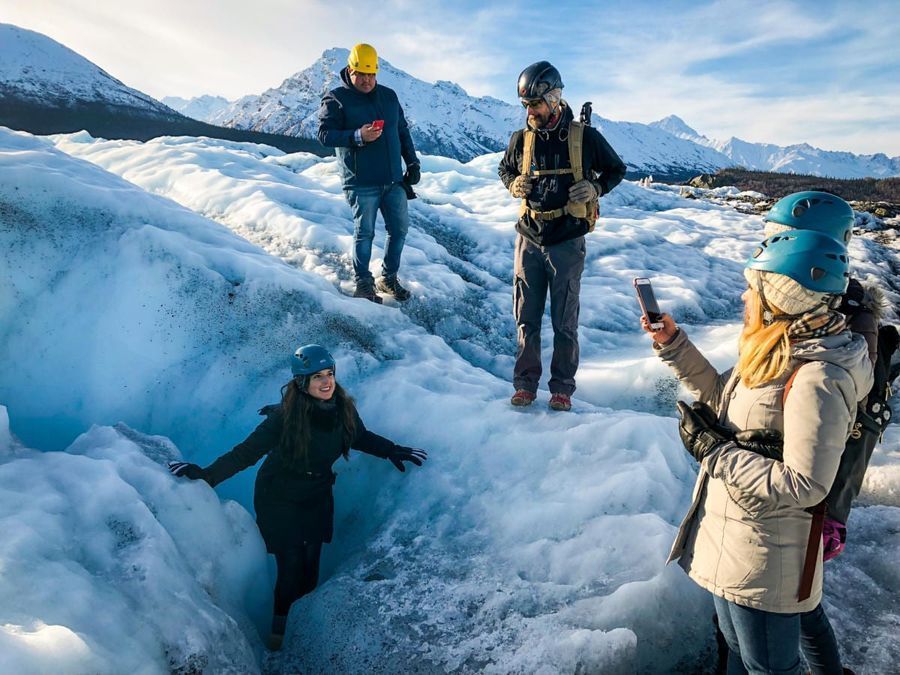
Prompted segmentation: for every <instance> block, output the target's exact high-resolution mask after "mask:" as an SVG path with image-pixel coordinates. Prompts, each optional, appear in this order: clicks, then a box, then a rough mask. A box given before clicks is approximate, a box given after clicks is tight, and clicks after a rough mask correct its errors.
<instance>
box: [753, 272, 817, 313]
mask: <svg viewBox="0 0 900 675" xmlns="http://www.w3.org/2000/svg"><path fill="white" fill-rule="evenodd" d="M759 275H762V285H763V294H764V295H765V296H766V304H768V305H769V307H770V308H771V309H772V310H777V311H778V312H781V313H784V314H805V313H806V312H809V311H810V310H813V309H815V308H816V307H818V306H820V305H824V304H825V302H826V299H827V298H828V293H820V292H818V291H811V290H809V289H808V288H804V287H803V286H801V285H800V284H799V283H798V282H796V281H794V280H793V279H791V278H790V277H789V276H785V275H784V274H777V273H776V272H762V271H760V270H751V269H746V268H745V269H744V278H745V279H746V280H747V283H748V284H750V288H752V289H753V290H757V288H758V286H757V278H758V276H759ZM776 313H777V312H776Z"/></svg>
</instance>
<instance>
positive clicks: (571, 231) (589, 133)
mask: <svg viewBox="0 0 900 675" xmlns="http://www.w3.org/2000/svg"><path fill="white" fill-rule="evenodd" d="M562 114H563V118H562V119H561V120H560V122H559V125H558V126H557V127H556V128H555V129H553V130H552V131H550V132H548V133H546V134H542V133H538V134H537V137H536V138H535V139H534V153H533V155H532V165H533V167H534V168H535V169H538V170H547V169H551V170H552V169H568V168H570V167H571V166H572V164H571V162H570V161H569V143H568V137H569V123H570V122H571V121H572V120H573V119H574V115H573V114H572V109H571V108H569V106H565V107H564V108H563V113H562ZM524 137H525V130H524V129H519V130H518V131H516V132H514V133H513V135H512V137H511V138H510V139H509V147H508V148H507V150H506V154H504V156H503V159H501V160H500V166H499V168H498V170H497V173H498V174H499V175H500V180H502V181H503V185H505V186H506V188H507V189H508V188H509V186H510V184H511V183H512V182H513V181H514V180H515V179H516V176H518V175H520V174H521V173H522V155H523V151H524V150H523V149H524V145H525V141H524ZM582 143H583V145H582V149H581V165H582V167H583V169H584V177H585V178H587V179H588V180H590V181H593V182H595V183H597V185H599V187H600V189H601V191H602V194H604V195H605V194H608V193H609V192H610V190H612V189H613V188H614V187H616V185H618V184H619V183H620V182H621V181H622V179H623V178H624V177H625V171H626V167H625V163H624V162H623V161H622V160H621V159H620V158H619V156H618V155H617V154H616V151H615V150H613V149H612V147H611V146H610V144H609V143H607V141H606V139H605V138H603V135H602V134H601V133H600V132H599V131H597V130H596V129H594V128H593V127H586V128H585V130H584V137H583V140H582ZM574 182H575V179H574V177H573V176H572V175H571V174H563V175H550V176H540V177H535V178H534V179H533V188H532V190H531V194H530V195H529V196H528V206H529V207H531V208H532V209H535V210H537V211H553V210H554V209H558V208H561V207H563V206H565V205H566V202H568V201H569V188H570V187H571V186H572V184H573V183H574ZM591 225H593V223H591V222H588V221H587V220H585V219H584V218H576V217H575V216H571V215H568V214H565V215H562V216H560V217H559V218H555V219H554V220H551V221H548V222H538V221H536V220H534V219H533V218H532V217H531V216H530V215H529V214H528V213H525V214H523V215H522V217H521V218H519V221H518V222H517V223H516V231H518V232H519V234H521V235H522V236H523V237H525V238H526V239H528V240H529V241H531V242H533V243H535V244H537V245H538V246H552V245H553V244H558V243H560V242H562V241H566V240H568V239H575V238H576V237H580V236H582V235H584V234H587V232H588V231H589V229H590V226H591Z"/></svg>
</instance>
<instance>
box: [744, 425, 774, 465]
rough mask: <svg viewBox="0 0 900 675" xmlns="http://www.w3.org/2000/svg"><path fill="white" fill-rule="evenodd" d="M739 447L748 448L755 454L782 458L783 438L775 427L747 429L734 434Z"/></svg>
mask: <svg viewBox="0 0 900 675" xmlns="http://www.w3.org/2000/svg"><path fill="white" fill-rule="evenodd" d="M734 441H735V443H737V444H738V447H739V448H743V449H744V450H750V451H751V452H755V453H756V454H757V455H762V456H763V457H768V458H770V459H775V460H778V461H779V462H780V461H782V460H783V459H784V439H783V438H782V437H781V432H780V431H777V430H775V429H747V430H745V431H739V432H737V433H736V434H735V435H734Z"/></svg>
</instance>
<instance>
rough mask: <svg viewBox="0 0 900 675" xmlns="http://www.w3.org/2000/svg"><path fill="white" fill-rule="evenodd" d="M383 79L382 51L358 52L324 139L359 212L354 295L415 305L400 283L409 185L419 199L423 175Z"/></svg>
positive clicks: (328, 112) (323, 125)
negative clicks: (373, 262) (375, 272)
mask: <svg viewBox="0 0 900 675" xmlns="http://www.w3.org/2000/svg"><path fill="white" fill-rule="evenodd" d="M377 73H378V54H377V53H376V51H375V48H374V47H372V46H371V45H367V44H358V45H356V46H355V47H354V48H353V50H352V51H351V52H350V57H349V58H348V60H347V67H346V68H344V69H343V70H342V71H341V82H342V84H341V86H340V87H337V88H335V89H332V90H331V91H329V92H328V93H327V94H325V96H323V97H322V106H321V108H320V109H319V133H318V138H319V142H320V143H321V144H322V145H324V146H326V147H329V148H335V149H336V152H337V158H338V165H339V166H340V168H341V178H342V181H343V186H344V195H345V196H346V197H347V201H348V202H349V203H350V208H351V210H352V211H353V220H354V223H355V231H354V241H353V276H354V281H355V282H356V290H355V292H354V294H353V295H354V297H361V298H366V299H368V300H371V301H372V302H376V303H380V302H381V298H380V297H379V296H378V295H377V294H376V292H375V291H376V290H378V291H379V292H381V293H385V294H388V295H391V296H393V297H394V298H396V299H397V300H400V301H404V300H408V299H409V297H410V293H409V291H408V290H407V289H406V288H404V287H403V286H402V285H401V284H400V282H399V280H398V279H397V272H398V270H399V269H400V255H401V254H402V253H403V244H404V242H405V241H406V232H407V230H408V229H409V213H408V207H407V203H406V200H407V190H406V189H405V188H404V185H405V186H406V187H407V188H410V191H411V186H412V185H415V184H416V183H418V182H419V179H420V178H421V175H422V174H421V169H420V165H419V158H418V157H417V156H416V149H415V146H414V145H413V140H412V136H411V135H410V133H409V126H408V125H407V123H406V117H405V116H404V115H403V108H401V107H400V102H399V100H398V99H397V94H396V93H395V92H394V90H393V89H389V88H388V87H385V86H384V85H381V84H378V83H377V82H376V75H377ZM401 158H402V159H403V162H405V163H406V172H405V173H404V172H403V169H402V167H401V164H400V160H401ZM379 211H381V215H382V217H384V227H385V230H386V231H387V236H386V238H385V251H384V262H383V263H382V268H381V277H380V278H379V279H378V282H377V284H376V283H375V280H374V277H373V276H372V273H371V272H370V271H369V260H370V259H371V257H372V239H373V238H374V237H375V219H376V217H377V216H378V212H379Z"/></svg>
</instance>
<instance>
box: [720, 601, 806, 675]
mask: <svg viewBox="0 0 900 675" xmlns="http://www.w3.org/2000/svg"><path fill="white" fill-rule="evenodd" d="M713 600H714V601H715V605H716V615H717V616H718V618H719V630H721V631H722V634H723V635H724V636H725V642H727V643H728V675H744V673H750V674H751V675H764V674H769V673H772V674H774V673H778V674H779V675H781V674H782V673H784V674H785V675H798V674H799V673H802V672H803V671H802V669H801V667H800V615H799V614H776V613H775V612H765V611H763V610H761V609H753V608H752V607H743V606H741V605H737V604H735V603H733V602H729V601H728V600H725V599H724V598H720V597H719V596H717V595H714V596H713Z"/></svg>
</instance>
